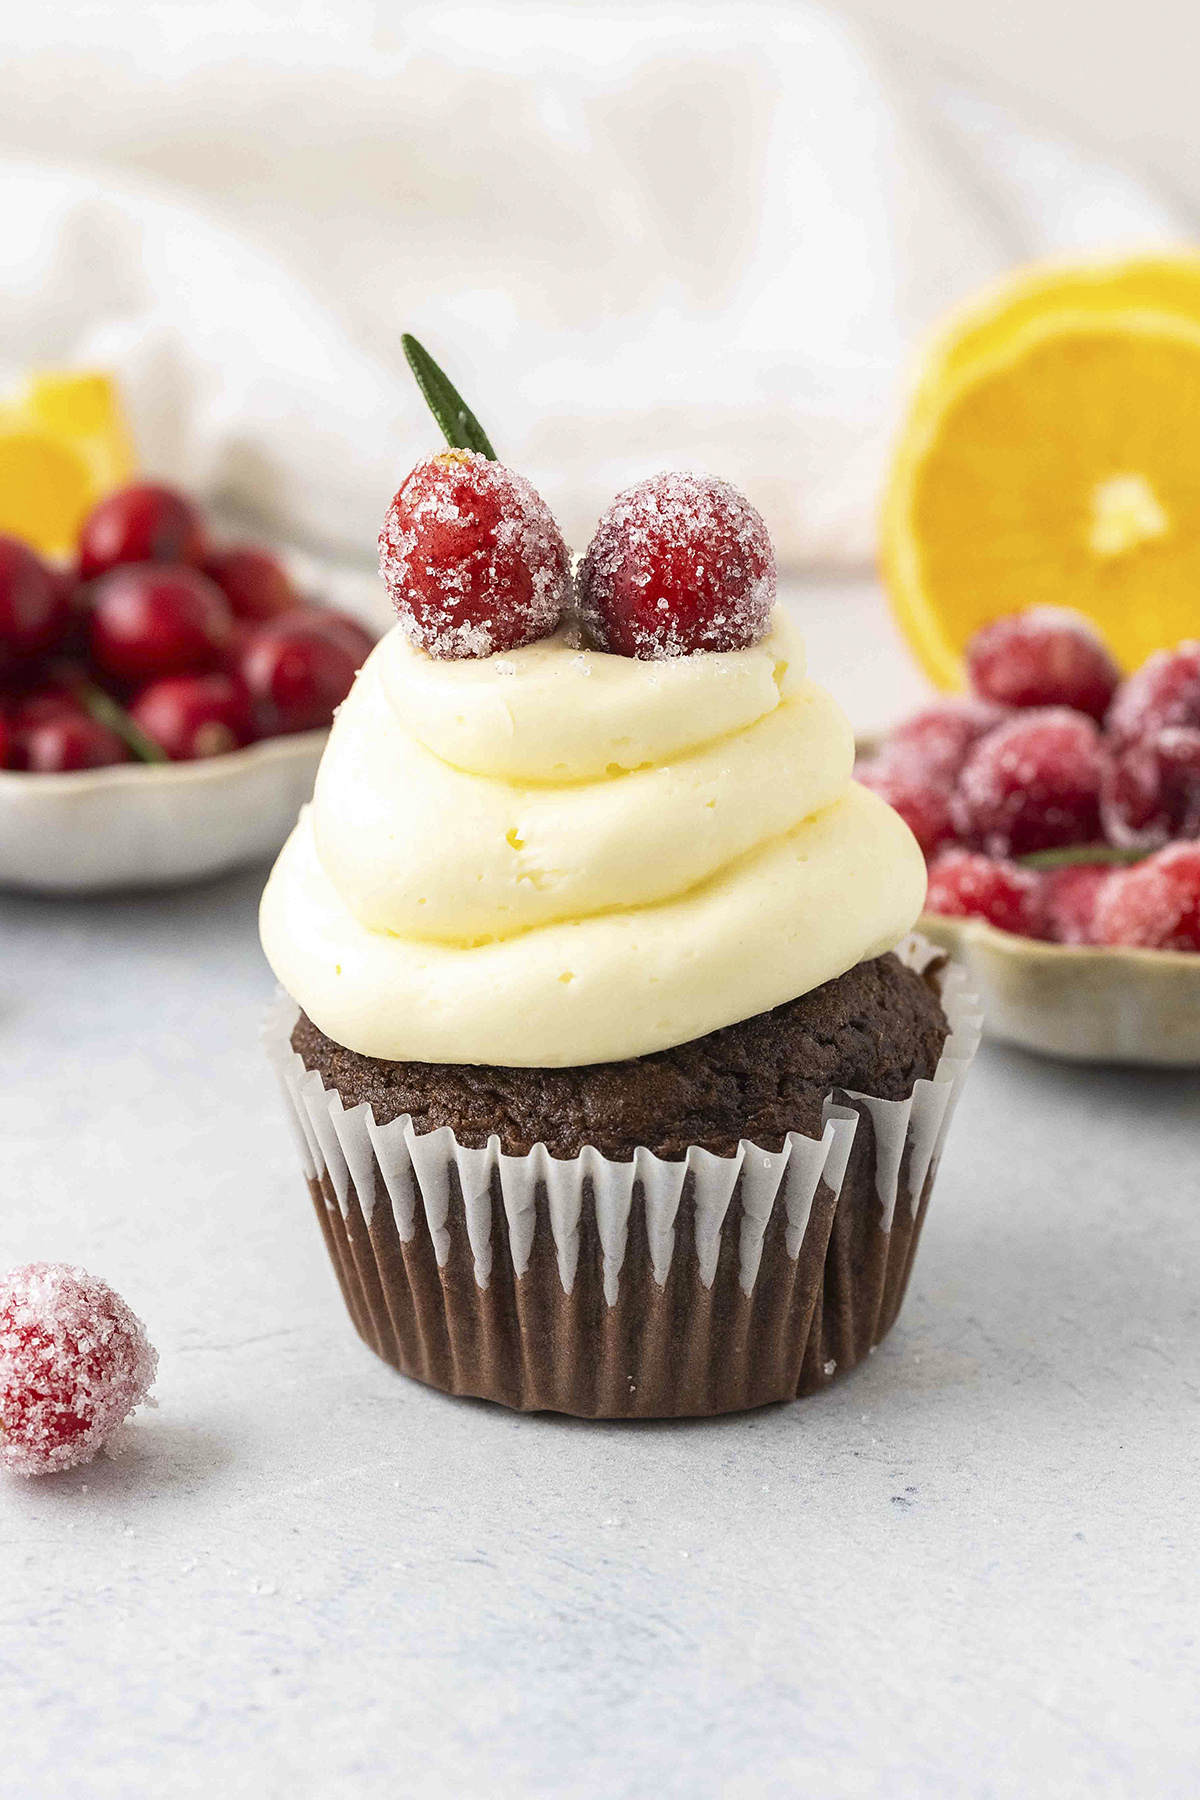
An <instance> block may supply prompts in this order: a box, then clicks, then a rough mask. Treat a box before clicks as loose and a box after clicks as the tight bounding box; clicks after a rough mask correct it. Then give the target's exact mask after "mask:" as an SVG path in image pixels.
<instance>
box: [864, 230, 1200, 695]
mask: <svg viewBox="0 0 1200 1800" xmlns="http://www.w3.org/2000/svg"><path fill="white" fill-rule="evenodd" d="M882 562H883V572H884V578H885V580H886V582H887V585H888V588H889V591H890V594H891V598H892V602H893V605H894V606H895V609H896V612H897V615H898V617H899V619H900V622H901V625H902V627H903V629H904V631H905V633H906V635H907V637H908V639H909V642H910V644H911V645H912V647H913V649H914V651H915V652H916V654H917V656H918V658H919V659H920V661H921V663H922V665H923V666H924V668H925V669H926V671H927V672H928V673H929V675H930V676H931V677H932V678H933V680H934V681H936V682H937V683H938V684H939V685H940V686H942V687H951V688H952V687H960V686H961V685H962V651H963V648H964V646H965V644H966V643H967V640H968V639H969V638H970V637H971V635H972V633H973V632H974V631H975V630H976V629H977V628H978V627H979V626H980V625H982V624H984V623H985V622H986V621H987V620H988V619H992V618H995V617H996V616H997V614H999V613H1006V612H1015V611H1017V610H1019V609H1020V608H1021V607H1023V606H1030V605H1057V606H1070V607H1074V608H1076V609H1077V610H1078V611H1080V612H1082V613H1085V614H1087V616H1088V617H1089V618H1091V619H1093V620H1094V621H1095V623H1096V625H1097V626H1098V627H1099V628H1100V630H1101V631H1102V632H1103V633H1104V635H1105V637H1106V638H1107V639H1108V641H1109V643H1110V644H1111V646H1112V648H1113V651H1114V653H1115V654H1116V656H1117V657H1118V659H1119V660H1120V661H1121V662H1122V664H1123V665H1124V666H1125V667H1126V668H1135V667H1136V666H1137V665H1138V664H1139V663H1140V662H1142V661H1143V660H1144V659H1145V657H1146V656H1147V655H1148V654H1149V653H1150V651H1151V650H1154V649H1157V648H1159V647H1160V646H1161V645H1164V644H1172V643H1175V642H1177V641H1178V640H1179V639H1180V638H1182V637H1188V636H1196V635H1197V634H1200V257H1193V256H1183V255H1181V256H1177V257H1157V258H1140V259H1136V260H1129V261H1125V262H1122V263H1119V264H1110V265H1105V266H1102V267H1098V266H1088V267H1084V268H1078V269H1065V270H1064V269H1041V270H1034V271H1032V272H1026V273H1024V274H1023V275H1021V276H1020V277H1018V278H1017V279H1016V280H1014V281H1013V282H1012V283H1010V284H1009V285H1008V286H1007V287H1006V288H1005V289H1003V290H1002V291H1000V292H998V293H993V294H990V295H988V296H986V297H985V298H984V299H983V300H982V301H980V302H979V303H977V304H976V305H975V306H973V307H972V308H971V309H970V310H969V311H968V312H967V313H965V314H963V315H960V316H959V317H958V318H957V319H956V320H954V321H952V322H951V324H950V326H949V327H948V328H947V329H946V331H945V332H944V333H943V334H942V336H941V337H940V338H939V340H938V341H937V343H936V344H935V345H934V347H933V350H932V352H931V353H930V356H929V359H928V361H927V363H926V366H925V370H924V373H923V375H922V378H921V380H920V383H919V385H918V387H917V390H916V393H915V396H914V398H913V401H912V404H911V407H910V410H909V413H908V417H907V420H906V422H905V426H904V430H903V433H902V435H901V439H900V442H899V445H898V448H897V451H896V455H895V461H894V464H893V468H892V474H891V479H890V484H889V490H888V495H887V500H886V504H885V509H884V517H883V526H882Z"/></svg>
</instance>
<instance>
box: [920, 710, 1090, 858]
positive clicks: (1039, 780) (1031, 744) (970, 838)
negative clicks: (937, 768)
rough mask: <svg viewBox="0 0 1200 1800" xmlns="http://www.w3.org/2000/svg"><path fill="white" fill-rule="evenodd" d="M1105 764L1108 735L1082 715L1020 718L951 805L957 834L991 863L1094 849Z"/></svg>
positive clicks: (980, 758) (984, 744)
mask: <svg viewBox="0 0 1200 1800" xmlns="http://www.w3.org/2000/svg"><path fill="white" fill-rule="evenodd" d="M1105 764H1106V752H1105V750H1104V746H1103V743H1102V741H1101V737H1100V733H1099V731H1098V730H1097V728H1096V726H1095V724H1094V723H1093V721H1092V720H1091V719H1090V718H1086V717H1085V716H1084V715H1083V714H1082V713H1077V712H1069V711H1068V710H1067V708H1066V707H1063V706H1051V707H1046V708H1044V709H1039V710H1035V711H1031V712H1025V713H1020V714H1018V715H1017V717H1016V718H1014V719H1011V720H1009V722H1008V723H1007V724H1006V725H1001V726H999V727H998V728H997V730H995V731H992V732H989V733H988V735H987V737H985V738H983V739H981V741H980V742H979V743H978V744H977V745H976V746H975V748H974V750H973V751H972V752H971V754H970V756H969V757H968V758H967V761H966V764H965V765H964V767H963V771H962V774H961V775H960V776H959V778H958V785H957V787H956V789H955V791H954V796H953V798H952V800H951V815H952V817H953V819H954V824H955V829H956V830H957V832H958V835H959V836H960V837H961V838H962V839H963V840H964V841H965V842H968V843H971V844H973V845H975V846H976V847H977V848H979V849H981V850H985V851H986V852H987V853H988V855H989V856H1013V855H1020V854H1022V853H1023V852H1025V851H1028V850H1045V849H1049V848H1052V847H1053V846H1054V845H1056V844H1087V843H1091V842H1092V841H1093V840H1094V839H1096V838H1098V837H1099V835H1100V784H1101V780H1102V778H1103V775H1104V769H1105Z"/></svg>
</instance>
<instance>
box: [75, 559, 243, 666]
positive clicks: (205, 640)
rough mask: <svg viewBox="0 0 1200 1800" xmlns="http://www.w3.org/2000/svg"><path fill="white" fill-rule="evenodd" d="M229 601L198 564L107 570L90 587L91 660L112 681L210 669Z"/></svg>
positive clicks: (227, 622) (223, 634)
mask: <svg viewBox="0 0 1200 1800" xmlns="http://www.w3.org/2000/svg"><path fill="white" fill-rule="evenodd" d="M231 625H232V618H231V615H230V611H229V602H228V601H227V600H226V598H225V596H224V594H223V593H222V592H221V590H220V588H219V587H217V585H216V583H215V582H212V581H210V580H209V579H208V576H207V575H202V574H201V573H200V571H199V569H186V568H162V567H158V566H154V567H147V568H132V569H113V570H111V571H110V572H109V573H108V574H107V575H103V576H101V578H100V580H99V581H98V582H97V583H96V586H95V588H94V590H93V593H92V613H91V621H90V637H89V644H90V649H91V655H92V660H93V662H94V663H95V665H96V667H97V668H98V669H100V670H101V671H102V672H103V673H104V674H105V675H111V676H112V677H114V678H115V679H116V680H118V681H128V682H140V681H147V680H149V679H151V678H152V677H153V676H156V675H184V674H190V673H191V672H193V671H194V670H199V669H206V668H210V667H211V666H212V664H213V663H214V662H215V661H216V660H217V657H218V655H219V653H220V650H221V646H222V645H223V643H224V642H225V640H226V639H227V638H228V636H229V632H230V628H231Z"/></svg>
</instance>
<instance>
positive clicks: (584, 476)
mask: <svg viewBox="0 0 1200 1800" xmlns="http://www.w3.org/2000/svg"><path fill="white" fill-rule="evenodd" d="M28 13H29V16H28V17H27V18H23V19H15V18H6V20H5V21H4V22H3V25H2V26H0V38H2V40H3V43H4V47H5V49H6V52H7V55H6V59H5V61H4V63H3V66H0V115H2V116H3V119H4V125H3V142H4V144H6V145H7V146H9V147H10V150H9V151H7V152H6V153H5V154H7V155H9V158H10V159H9V160H8V161H6V162H3V163H0V209H2V217H3V231H2V232H0V357H2V358H3V361H4V363H5V364H6V365H7V368H8V370H9V372H11V373H13V374H14V375H15V374H16V373H17V372H18V371H19V370H20V369H21V368H22V367H24V366H25V365H27V364H28V363H30V362H32V361H46V360H53V361H58V362H64V361H65V362H74V361H82V362H92V361H97V360H99V361H103V362H109V363H112V364H114V365H115V366H116V367H117V369H118V370H119V371H120V373H121V375H122V377H123V379H124V382H125V386H126V390H127V393H128V396H129V400H130V404H131V407H132V411H133V415H134V420H135V424H136V428H137V432H138V435H139V438H140V441H141V443H142V446H143V449H144V453H145V456H146V459H147V461H148V462H149V463H150V465H151V466H152V467H154V468H156V469H158V470H159V471H161V472H163V473H166V474H172V475H176V476H179V477H182V478H185V479H187V480H189V481H195V482H198V483H200V484H201V485H202V486H204V487H205V488H208V489H210V490H213V491H225V492H228V493H232V494H235V495H236V496H237V497H238V498H239V499H240V500H241V501H242V502H243V503H244V504H246V505H248V506H250V507H251V508H252V509H254V510H256V511H257V512H259V513H260V514H261V515H262V517H263V518H264V520H265V522H266V523H267V524H268V525H269V526H270V527H272V528H273V529H275V530H276V531H278V532H279V533H280V534H281V535H282V536H285V537H289V538H293V539H296V540H298V541H302V542H308V543H311V544H313V545H315V546H318V547H321V548H324V549H333V550H337V551H339V552H350V553H353V554H361V555H362V556H364V557H366V556H367V555H369V554H370V550H371V546H372V545H373V541H374V535H375V531H376V530H377V528H378V523H379V520H380V518H381V516H382V513H383V510H384V507H385V505H386V502H387V499H388V497H389V496H390V494H391V492H392V491H393V489H394V488H395V486H396V485H397V482H398V479H399V477H400V476H401V475H402V474H403V473H404V472H405V470H406V469H407V468H408V466H409V465H410V464H411V463H412V462H413V461H414V460H415V459H416V457H417V456H419V455H420V454H422V453H423V452H424V451H426V450H427V449H429V448H431V447H433V445H434V443H435V442H436V441H437V437H436V430H435V428H434V427H433V426H432V422H431V421H430V420H429V419H428V418H427V416H426V415H425V414H424V410H423V407H422V405H421V402H420V401H419V399H418V397H417V395H416V392H415V390H414V388H413V386H412V384H411V382H410V380H409V378H408V376H407V373H406V372H405V370H404V367H403V362H402V358H401V356H400V351H399V334H400V331H401V330H402V329H405V328H407V329H410V330H413V331H415V332H416V333H417V334H418V335H419V336H421V337H423V338H424V339H425V341H426V342H427V343H428V344H429V346H430V348H431V349H432V350H433V351H434V353H435V354H436V355H438V356H440V357H441V358H442V359H443V360H444V361H445V363H446V365H447V367H448V368H449V370H450V371H451V372H452V374H453V375H454V376H455V378H456V379H457V380H458V381H459V384H460V385H461V387H462V388H463V390H464V392H465V393H466V395H467V397H468V399H469V400H470V401H471V402H472V404H474V406H475V408H476V410H477V411H478V412H479V414H480V416H481V417H482V419H483V420H484V423H485V425H486V426H487V428H488V430H489V432H490V433H491V435H492V437H493V439H494V441H495V443H496V445H497V447H498V449H499V451H500V454H501V455H502V456H503V457H504V458H505V459H506V460H508V461H510V462H512V463H513V464H515V465H516V466H518V467H520V468H522V469H523V470H525V472H526V473H528V474H529V475H530V476H531V478H532V479H533V480H534V481H535V482H536V483H537V484H538V486H539V487H540V488H541V489H542V490H543V492H544V493H545V494H546V496H547V498H548V499H549V500H550V501H551V503H552V504H553V506H554V507H555V509H556V511H557V512H558V514H559V517H560V519H561V522H562V524H563V527H564V530H565V531H566V533H567V535H568V537H569V538H570V539H572V540H573V541H574V542H575V543H577V544H581V543H582V542H584V541H586V539H587V537H588V536H589V535H590V531H591V528H592V526H593V524H594V522H595V518H596V515H597V514H598V512H599V511H600V510H601V508H602V507H603V506H604V505H605V504H606V503H607V501H608V499H609V498H610V497H611V496H612V494H613V493H614V492H615V491H616V490H617V489H618V488H619V487H620V486H622V485H624V484H626V483H627V482H628V481H630V480H631V479H635V478H636V477H638V476H639V475H641V474H645V473H647V472H650V471H652V470H654V469H658V468H662V467H666V466H685V467H686V466H690V467H705V468H709V469H712V470H715V471H717V472H719V473H721V474H723V475H726V476H728V477H729V478H730V479H732V480H734V481H736V482H737V483H738V484H739V485H741V486H742V487H744V488H745V489H746V490H747V492H748V493H750V495H751V496H752V497H753V498H754V499H755V500H756V501H757V503H758V504H759V505H760V506H761V507H762V508H763V510H764V512H765V513H766V514H767V517H768V520H769V522H770V524H771V527H772V530H773V531H774V533H775V536H776V539H777V542H778V545H779V549H780V554H781V560H782V561H783V562H784V563H785V564H790V565H793V566H800V565H803V564H820V563H832V564H838V563H841V564H853V563H856V562H861V561H862V560H864V559H865V558H866V557H867V556H868V555H869V553H870V549H871V544H872V537H873V521H874V512H875V505H876V498H877V490H878V484H879V478H880V472H881V468H882V464H883V458H884V455H885V450H886V443H887V439H888V435H889V433H890V431H891V429H892V426H893V423H894V419H895V415H896V409H897V404H898V398H899V395H900V393H901V391H902V383H903V378H904V371H905V368H906V366H907V363H908V361H909V359H910V357H911V353H912V350H913V346H914V344H915V343H916V342H917V341H918V340H919V338H920V336H921V334H922V333H923V332H924V331H925V330H926V329H927V327H928V326H929V324H930V323H931V322H932V321H933V320H934V319H935V318H936V317H937V316H938V315H939V314H940V313H941V312H942V311H943V309H944V308H945V307H946V306H947V305H949V304H951V303H952V302H954V301H955V300H957V299H959V298H960V297H961V296H962V295H963V294H964V293H967V292H969V291H970V290H971V289H972V288H973V287H975V286H976V285H977V284H978V283H979V282H981V281H984V280H986V279H988V278H990V277H992V276H994V275H995V274H996V273H998V272H999V271H1001V270H1002V269H1004V268H1005V267H1006V266H1008V265H1009V264H1011V263H1012V262H1013V261H1015V260H1019V259H1021V258H1022V257H1025V256H1030V255H1038V254H1043V253H1046V252H1048V251H1054V250H1057V249H1067V248H1072V249H1075V248H1080V247H1093V246H1094V247H1110V246H1114V245H1131V244H1146V243H1156V242H1164V241H1169V240H1172V239H1178V238H1180V237H1183V236H1185V235H1186V229H1187V228H1186V223H1185V222H1184V221H1181V220H1180V219H1179V218H1178V217H1176V216H1173V215H1172V213H1171V211H1170V210H1169V208H1168V207H1166V206H1165V205H1164V204H1162V203H1161V202H1160V201H1159V200H1158V199H1157V198H1156V197H1155V196H1153V195H1152V194H1150V193H1148V192H1147V191H1146V190H1145V189H1144V188H1142V187H1141V186H1140V185H1139V184H1138V183H1137V182H1136V181H1135V180H1134V179H1133V178H1131V177H1129V176H1126V175H1124V174H1122V173H1120V172H1118V171H1114V170H1112V169H1110V168H1107V167H1104V166H1102V165H1099V164H1097V163H1095V162H1094V161H1091V160H1089V159H1088V158H1087V157H1085V156H1083V155H1081V154H1080V153H1079V152H1078V151H1076V150H1074V149H1073V148H1072V147H1071V146H1070V145H1069V144H1064V143H1062V142H1058V141H1055V140H1053V139H1051V138H1047V137H1044V136H1039V135H1037V133H1035V132H1033V131H1031V130H1030V129H1028V128H1027V127H1025V126H1024V125H1023V124H1021V123H1020V122H1018V121H1017V120H1016V119H1014V118H1013V117H1011V116H1010V115H1008V114H1007V113H1004V112H1002V111H1000V110H998V109H997V108H996V107H994V106H992V105H989V104H985V103H984V102H982V101H980V100H979V99H977V98H975V97H973V96H971V95H968V94H963V93H941V92H937V91H935V90H932V89H930V87H929V86H928V84H927V83H922V84H920V85H914V84H912V83H910V82H909V81H908V80H907V79H906V78H905V76H904V72H903V71H901V70H897V69H894V68H891V67H890V66H889V64H888V62H887V60H886V58H885V57H884V56H883V55H882V54H881V53H880V51H879V50H878V49H877V48H875V47H874V46H872V45H871V44H870V43H869V42H867V41H865V40H864V39H863V38H861V37H860V36H859V35H858V34H857V33H856V32H855V31H854V30H852V29H850V28H849V27H848V26H846V25H845V24H844V23H843V22H842V21H841V20H840V19H839V18H838V17H837V16H836V15H835V14H833V13H830V12H827V11H824V10H821V9H819V8H817V7H815V6H810V5H806V4H803V3H798V4H778V5H777V4H753V3H751V4H741V5H723V4H709V5H706V4H699V3H696V0H691V3H684V4H678V5H673V6H669V7H668V6H663V5H657V4H643V5H640V6H637V7H635V8H631V7H629V6H617V5H609V6H602V5H594V4H582V5H578V6H573V7H565V6H564V7H560V8H549V7H545V6H541V7H536V8H532V7H527V6H521V5H517V4H496V3H493V4H490V5H487V6H485V7H458V6H453V5H436V6H409V7H404V6H400V5H392V6H389V5H386V4H379V5H371V4H355V3H354V0H308V3H307V4H306V5H304V6H303V7H296V6H293V5H287V6H284V5H282V4H279V5H273V4H259V5H248V4H243V3H239V4H236V5H234V4H221V3H214V4H208V5H204V6H190V5H189V6H180V5H172V6H154V5H145V6H142V5H140V6H138V7H136V8H135V7H128V8H122V7H118V8H109V7H105V8H98V7H94V6H85V5H82V4H79V3H76V4H63V3H61V0H44V3H43V4H42V5H40V6H39V7H37V8H30V9H28ZM13 146H15V147H17V149H19V150H20V151H21V152H22V160H19V161H18V160H16V159H15V157H14V156H13V155H12V152H11V147H13ZM64 153H66V154H69V155H70V157H71V158H72V163H71V166H70V167H69V168H67V167H64V166H62V165H61V164H55V163H53V162H51V161H50V160H49V158H50V157H51V156H54V157H57V158H61V157H62V155H63V154H64Z"/></svg>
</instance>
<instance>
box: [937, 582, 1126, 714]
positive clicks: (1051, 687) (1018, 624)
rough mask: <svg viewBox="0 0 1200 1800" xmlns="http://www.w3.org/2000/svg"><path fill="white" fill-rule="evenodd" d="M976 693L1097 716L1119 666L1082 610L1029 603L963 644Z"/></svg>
mask: <svg viewBox="0 0 1200 1800" xmlns="http://www.w3.org/2000/svg"><path fill="white" fill-rule="evenodd" d="M966 664H967V673H968V675H969V676H970V680H971V686H972V687H973V688H974V690H975V692H976V693H977V694H979V695H980V696H981V697H982V698H983V699H985V700H992V701H995V702H996V703H998V704H999V705H1001V706H1020V707H1027V706H1069V707H1071V708H1072V709H1073V710H1074V711H1075V712H1082V713H1087V714H1088V716H1089V717H1090V718H1093V719H1102V718H1103V717H1104V714H1105V712H1106V711H1107V710H1108V705H1109V702H1110V701H1111V699H1112V697H1113V694H1114V693H1115V692H1116V689H1117V683H1118V682H1119V681H1120V679H1121V671H1120V668H1119V667H1118V665H1117V663H1116V662H1115V661H1114V659H1113V657H1112V656H1111V655H1110V654H1109V650H1108V647H1107V645H1106V644H1105V642H1104V639H1103V638H1102V637H1101V636H1100V634H1099V632H1098V631H1097V630H1096V628H1095V626H1094V625H1093V624H1092V623H1091V621H1090V620H1089V619H1086V618H1084V616H1083V614H1082V613H1077V612H1071V611H1069V610H1068V609H1067V608H1066V607H1058V606H1030V607H1027V608H1026V609H1025V610H1024V611H1023V612H1019V613H1008V614H1006V615H1005V616H1004V617H1003V618H1000V619H993V620H992V622H991V623H990V624H989V625H984V626H983V627H982V629H981V630H979V631H977V632H976V633H975V635H974V637H973V638H972V639H971V641H970V643H969V644H968V645H967V649H966Z"/></svg>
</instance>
